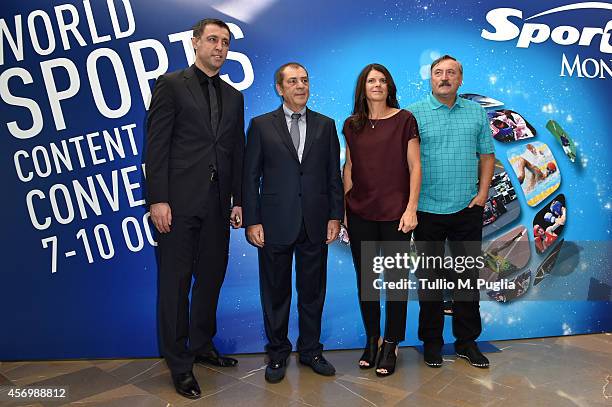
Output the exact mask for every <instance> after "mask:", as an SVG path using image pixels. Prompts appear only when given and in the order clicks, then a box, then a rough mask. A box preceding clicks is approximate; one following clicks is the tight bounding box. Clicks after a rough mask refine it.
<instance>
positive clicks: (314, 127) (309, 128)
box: [302, 108, 320, 162]
mask: <svg viewBox="0 0 612 407" xmlns="http://www.w3.org/2000/svg"><path fill="white" fill-rule="evenodd" d="M319 124H320V123H319V120H317V119H316V116H315V113H314V112H313V111H312V110H310V109H308V108H307V109H306V140H305V141H304V152H303V153H302V162H304V160H305V159H306V156H308V152H309V151H310V148H311V147H312V144H313V143H314V141H315V139H317V138H318V137H319V136H320V134H319Z"/></svg>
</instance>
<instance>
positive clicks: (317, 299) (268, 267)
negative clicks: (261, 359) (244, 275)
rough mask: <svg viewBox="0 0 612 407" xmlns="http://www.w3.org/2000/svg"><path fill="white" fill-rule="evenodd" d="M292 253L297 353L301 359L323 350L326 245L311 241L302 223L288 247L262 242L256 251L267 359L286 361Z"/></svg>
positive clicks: (289, 349) (289, 351) (288, 348)
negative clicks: (295, 297)
mask: <svg viewBox="0 0 612 407" xmlns="http://www.w3.org/2000/svg"><path fill="white" fill-rule="evenodd" d="M265 232H266V231H265V228H264V234H265ZM294 252H295V277H296V280H297V281H296V290H297V294H298V301H297V306H298V318H299V330H300V336H299V338H298V342H297V350H298V352H299V353H300V355H301V356H304V357H305V358H309V357H311V356H314V355H317V354H320V353H321V352H322V350H323V345H322V344H321V343H320V342H319V339H320V337H321V315H322V314H323V303H324V302H325V289H326V283H327V244H325V242H312V241H311V240H310V239H309V238H308V235H307V233H306V229H305V226H304V223H303V222H302V227H301V229H300V233H299V235H298V238H297V240H296V241H295V242H293V243H292V244H288V245H280V244H271V243H268V242H266V243H265V245H264V247H263V248H260V249H258V255H259V289H260V294H261V306H262V308H263V314H264V326H265V328H266V335H267V337H268V345H267V346H266V351H267V352H268V356H269V357H270V359H271V360H281V359H286V358H287V357H288V356H289V354H290V353H291V349H292V346H291V342H290V341H289V338H288V337H287V334H288V330H289V309H290V306H291V274H292V267H291V266H292V263H293V254H294Z"/></svg>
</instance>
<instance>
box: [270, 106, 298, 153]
mask: <svg viewBox="0 0 612 407" xmlns="http://www.w3.org/2000/svg"><path fill="white" fill-rule="evenodd" d="M274 117H275V118H274V127H276V131H278V134H279V135H280V138H281V140H282V141H283V143H284V144H285V146H286V147H287V149H289V152H290V153H291V155H292V156H293V158H295V159H296V161H297V162H300V159H299V158H298V155H297V152H296V151H295V147H294V146H293V141H291V135H290V134H289V129H287V120H286V119H285V112H284V111H283V107H282V106H281V107H280V108H279V109H278V110H276V111H275V112H274Z"/></svg>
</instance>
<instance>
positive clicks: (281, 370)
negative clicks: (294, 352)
mask: <svg viewBox="0 0 612 407" xmlns="http://www.w3.org/2000/svg"><path fill="white" fill-rule="evenodd" d="M286 370H287V359H281V360H271V361H270V362H268V366H266V375H265V378H266V381H267V382H268V383H278V382H280V381H281V380H283V379H284V378H285V371H286Z"/></svg>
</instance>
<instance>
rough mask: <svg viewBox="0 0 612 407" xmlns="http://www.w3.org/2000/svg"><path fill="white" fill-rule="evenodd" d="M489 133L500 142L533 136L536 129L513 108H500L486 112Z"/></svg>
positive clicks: (509, 141)
mask: <svg viewBox="0 0 612 407" xmlns="http://www.w3.org/2000/svg"><path fill="white" fill-rule="evenodd" d="M487 116H488V117H489V124H490V126H491V134H492V135H493V138H494V139H495V140H497V141H501V142H502V143H511V142H513V141H518V140H524V139H528V138H531V137H535V135H536V129H535V128H534V127H533V126H532V125H531V124H529V122H528V121H527V120H525V118H524V117H523V116H522V115H520V114H519V113H517V112H515V111H514V110H509V109H501V110H495V111H490V112H487Z"/></svg>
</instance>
